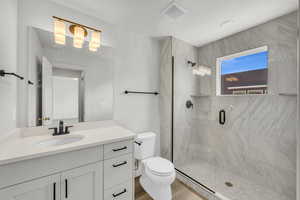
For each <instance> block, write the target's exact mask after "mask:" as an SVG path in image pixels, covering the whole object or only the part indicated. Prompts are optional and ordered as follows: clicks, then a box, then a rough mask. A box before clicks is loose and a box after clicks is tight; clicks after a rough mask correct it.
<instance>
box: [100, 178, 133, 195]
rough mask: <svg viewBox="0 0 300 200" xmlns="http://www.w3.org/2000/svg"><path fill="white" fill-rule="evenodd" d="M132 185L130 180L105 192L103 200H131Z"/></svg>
mask: <svg viewBox="0 0 300 200" xmlns="http://www.w3.org/2000/svg"><path fill="white" fill-rule="evenodd" d="M132 185H133V182H132V181H131V180H130V181H127V182H125V183H123V184H120V185H117V186H115V187H113V188H111V189H108V190H105V191H104V200H132V199H133V191H132Z"/></svg>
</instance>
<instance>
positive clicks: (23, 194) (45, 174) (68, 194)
mask: <svg viewBox="0 0 300 200" xmlns="http://www.w3.org/2000/svg"><path fill="white" fill-rule="evenodd" d="M132 149H133V141H132V140H127V141H120V142H115V143H110V144H107V145H105V144H104V145H100V146H96V147H91V148H86V149H82V150H77V151H71V152H65V153H59V154H56V155H51V156H46V157H41V158H36V159H31V160H25V161H20V162H17V163H12V164H8V165H2V166H0V177H1V178H0V179H1V180H0V199H1V200H2V199H3V200H110V199H118V200H133V196H134V195H133V151H132Z"/></svg>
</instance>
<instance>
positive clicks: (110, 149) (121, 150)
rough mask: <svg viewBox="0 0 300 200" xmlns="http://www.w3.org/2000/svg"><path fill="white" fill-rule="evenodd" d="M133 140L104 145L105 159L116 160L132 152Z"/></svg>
mask: <svg viewBox="0 0 300 200" xmlns="http://www.w3.org/2000/svg"><path fill="white" fill-rule="evenodd" d="M132 148H133V144H132V140H127V141H123V142H116V143H112V144H107V145H104V159H109V158H114V157H117V156H121V155H124V154H128V153H131V152H132Z"/></svg>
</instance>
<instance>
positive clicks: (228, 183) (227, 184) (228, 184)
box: [225, 182, 233, 187]
mask: <svg viewBox="0 0 300 200" xmlns="http://www.w3.org/2000/svg"><path fill="white" fill-rule="evenodd" d="M225 185H226V186H227V187H233V184H232V183H230V182H225Z"/></svg>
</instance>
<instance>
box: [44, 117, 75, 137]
mask: <svg viewBox="0 0 300 200" xmlns="http://www.w3.org/2000/svg"><path fill="white" fill-rule="evenodd" d="M72 127H73V126H65V127H64V121H62V120H60V121H59V125H58V128H57V127H54V128H49V130H54V133H53V134H52V135H53V136H57V135H66V134H70V130H69V128H72Z"/></svg>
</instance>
